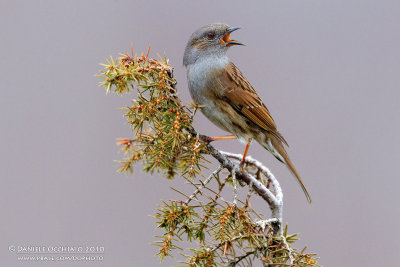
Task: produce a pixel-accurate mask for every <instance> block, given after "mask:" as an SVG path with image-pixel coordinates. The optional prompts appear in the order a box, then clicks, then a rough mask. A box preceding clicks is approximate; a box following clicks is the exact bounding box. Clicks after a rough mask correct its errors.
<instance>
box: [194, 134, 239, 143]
mask: <svg viewBox="0 0 400 267" xmlns="http://www.w3.org/2000/svg"><path fill="white" fill-rule="evenodd" d="M236 138H237V137H236V136H234V135H224V136H212V137H210V136H205V135H200V139H202V140H203V141H204V142H206V143H211V142H213V141H217V140H227V139H236Z"/></svg>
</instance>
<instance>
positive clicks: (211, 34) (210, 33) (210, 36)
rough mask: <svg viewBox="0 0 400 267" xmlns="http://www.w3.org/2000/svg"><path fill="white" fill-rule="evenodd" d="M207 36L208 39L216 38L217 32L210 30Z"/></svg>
mask: <svg viewBox="0 0 400 267" xmlns="http://www.w3.org/2000/svg"><path fill="white" fill-rule="evenodd" d="M207 38H208V39H210V40H211V39H214V38H215V32H209V33H207Z"/></svg>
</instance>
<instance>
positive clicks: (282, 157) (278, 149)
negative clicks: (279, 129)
mask: <svg viewBox="0 0 400 267" xmlns="http://www.w3.org/2000/svg"><path fill="white" fill-rule="evenodd" d="M271 139H272V140H271ZM274 139H275V138H273V137H272V138H270V139H269V140H268V143H267V144H265V145H264V147H265V148H266V149H268V150H269V151H270V152H271V153H272V154H273V155H274V156H275V157H276V158H277V159H278V160H279V161H281V162H282V163H284V164H285V165H286V166H287V167H288V169H289V170H290V172H291V173H292V174H293V176H295V177H296V178H297V182H298V183H299V184H300V186H301V189H303V192H304V195H305V196H306V198H307V200H308V202H309V203H311V202H312V200H311V196H310V193H308V190H307V188H306V186H305V185H304V183H303V180H302V179H301V177H300V175H299V173H298V172H297V170H296V168H295V167H294V165H293V163H292V161H291V160H290V158H289V156H288V154H287V153H286V150H285V148H284V147H283V145H282V143H281V142H279V141H278V140H274Z"/></svg>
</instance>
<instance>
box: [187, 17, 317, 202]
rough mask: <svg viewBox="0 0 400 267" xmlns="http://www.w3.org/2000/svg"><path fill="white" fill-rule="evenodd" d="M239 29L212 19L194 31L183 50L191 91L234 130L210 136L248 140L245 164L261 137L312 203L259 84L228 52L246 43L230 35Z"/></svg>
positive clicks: (216, 121)
mask: <svg viewBox="0 0 400 267" xmlns="http://www.w3.org/2000/svg"><path fill="white" fill-rule="evenodd" d="M238 29H240V28H239V27H229V26H228V25H226V24H224V23H212V24H208V25H205V26H202V27H200V28H199V29H197V30H196V31H195V32H194V33H193V34H192V35H191V36H190V38H189V40H188V42H187V45H186V48H185V52H184V55H183V65H184V67H185V68H186V74H187V81H188V87H189V91H190V95H191V97H192V99H193V101H194V102H195V105H196V106H198V107H200V110H201V112H202V113H203V114H204V115H205V116H206V117H207V118H208V119H209V120H210V121H211V122H213V123H214V124H215V125H216V126H218V127H219V128H221V129H222V130H224V131H226V132H229V133H231V135H227V136H216V137H211V138H210V141H215V140H222V139H236V138H237V139H239V140H240V141H241V142H243V143H246V148H245V151H244V153H243V158H242V161H241V162H240V167H241V168H242V169H243V165H244V163H245V158H246V155H247V152H248V149H249V147H250V143H251V141H252V140H253V139H254V140H256V141H257V142H258V143H259V144H260V145H261V146H262V147H264V148H265V149H266V150H268V151H269V152H271V153H272V155H273V156H275V158H276V159H278V160H279V161H280V162H282V163H284V164H285V165H286V166H287V167H288V169H289V170H290V171H291V173H292V174H293V175H294V177H296V178H297V181H298V183H299V184H300V186H301V188H302V190H303V192H304V194H305V196H306V198H307V200H308V202H309V203H311V201H312V200H311V196H310V194H309V192H308V190H307V188H306V187H305V185H304V183H303V181H302V179H301V177H300V175H299V173H298V172H297V170H296V168H295V167H294V165H293V163H292V161H291V160H290V158H289V155H288V153H287V152H286V150H285V147H284V145H286V146H288V143H287V142H286V140H285V138H284V137H283V136H282V134H281V133H280V132H279V131H278V129H277V126H276V124H275V121H274V119H273V118H272V116H271V114H270V112H269V110H268V109H267V107H266V106H265V104H264V103H263V102H262V100H261V98H260V97H259V95H258V94H257V92H256V90H255V89H254V88H253V86H252V85H251V84H250V83H249V81H248V80H247V79H246V77H245V76H244V75H243V74H242V73H241V72H240V70H239V69H238V68H237V67H236V65H235V64H234V63H233V62H232V61H231V60H230V59H229V58H228V56H227V51H228V49H229V48H230V47H232V46H238V45H243V44H242V43H241V42H239V41H236V40H232V39H231V38H230V34H231V33H232V32H234V31H236V30H238Z"/></svg>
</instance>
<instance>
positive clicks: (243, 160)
mask: <svg viewBox="0 0 400 267" xmlns="http://www.w3.org/2000/svg"><path fill="white" fill-rule="evenodd" d="M250 143H251V138H250V139H249V140H248V141H247V145H246V148H245V149H244V153H243V158H242V161H241V162H240V164H239V167H240V169H241V170H243V166H244V163H245V162H246V156H247V152H248V151H249V147H250Z"/></svg>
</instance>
